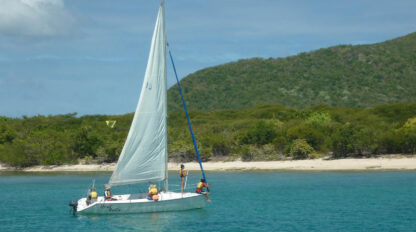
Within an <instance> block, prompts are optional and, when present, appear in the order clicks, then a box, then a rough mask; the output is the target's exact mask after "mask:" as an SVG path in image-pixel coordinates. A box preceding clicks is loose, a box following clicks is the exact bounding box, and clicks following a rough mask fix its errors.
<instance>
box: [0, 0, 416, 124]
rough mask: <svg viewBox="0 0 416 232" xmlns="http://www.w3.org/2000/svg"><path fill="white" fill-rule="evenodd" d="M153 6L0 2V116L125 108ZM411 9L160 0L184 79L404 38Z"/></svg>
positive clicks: (411, 3)
mask: <svg viewBox="0 0 416 232" xmlns="http://www.w3.org/2000/svg"><path fill="white" fill-rule="evenodd" d="M158 4H159V0H88V1H86V0H0V115H5V116H9V117H21V116H23V115H27V116H32V115H37V114H42V115H49V114H52V115H55V114H65V113H73V112H77V113H78V114H79V115H84V114H123V113H128V112H132V111H134V109H135V108H136V104H137V100H138V96H139V92H140V86H141V81H142V79H143V75H144V71H145V66H146V62H147V55H148V52H149V46H150V40H151V36H152V32H153V26H154V21H155V19H156V14H157V10H158ZM415 9H416V1H415V0H395V1H391V0H371V1H370V0H337V1H334V0H314V1H311V0H291V1H283V0H166V25H167V37H168V41H169V43H170V44H171V47H172V51H173V55H174V58H175V59H176V65H177V69H178V73H179V75H180V77H184V76H186V75H188V74H190V73H192V72H195V71H197V70H198V69H201V68H205V67H209V66H213V65H217V64H223V63H227V62H231V61H236V60H238V59H245V58H251V57H264V58H269V57H285V56H290V55H295V54H297V53H299V52H304V51H310V50H314V49H318V48H323V47H329V46H334V45H339V44H363V43H376V42H381V41H384V40H387V39H392V38H395V37H398V36H403V35H406V34H408V33H411V32H414V31H416V14H415ZM169 69H171V67H169ZM168 75H169V76H168V81H169V84H170V85H172V84H173V83H174V77H173V76H172V72H171V71H170V72H168Z"/></svg>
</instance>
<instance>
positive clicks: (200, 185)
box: [196, 179, 211, 202]
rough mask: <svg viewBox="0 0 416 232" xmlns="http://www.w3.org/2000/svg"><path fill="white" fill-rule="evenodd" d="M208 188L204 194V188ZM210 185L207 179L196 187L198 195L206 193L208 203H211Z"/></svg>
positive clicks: (202, 180)
mask: <svg viewBox="0 0 416 232" xmlns="http://www.w3.org/2000/svg"><path fill="white" fill-rule="evenodd" d="M205 187H207V190H208V191H206V192H204V188H205ZM208 188H209V184H207V183H205V179H201V182H199V183H198V185H197V186H196V193H199V194H203V193H205V196H206V197H207V201H208V202H210V201H211V200H210V199H209V189H208Z"/></svg>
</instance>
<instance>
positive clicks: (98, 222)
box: [0, 172, 416, 232]
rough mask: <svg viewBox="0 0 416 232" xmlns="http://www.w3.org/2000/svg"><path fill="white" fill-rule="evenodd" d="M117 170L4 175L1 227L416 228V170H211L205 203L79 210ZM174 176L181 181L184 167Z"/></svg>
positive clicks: (192, 181) (0, 189) (193, 178)
mask: <svg viewBox="0 0 416 232" xmlns="http://www.w3.org/2000/svg"><path fill="white" fill-rule="evenodd" d="M109 176H110V175H109V174H102V173H101V174H99V173H96V174H91V173H90V174H79V175H77V174H54V175H39V174H35V175H27V174H24V175H23V174H18V173H8V174H5V173H1V174H0V199H1V203H0V231H2V232H4V231H416V172H258V173H255V172H250V173H208V174H207V179H208V181H209V183H210V184H211V194H212V197H211V198H212V202H211V203H210V204H208V205H207V207H206V208H204V209H199V210H191V211H182V212H170V213H149V214H133V215H115V216H76V217H74V216H72V215H71V214H70V211H69V206H68V202H69V201H70V200H72V199H78V198H80V197H83V196H85V195H86V192H87V189H88V187H89V186H90V185H91V182H92V179H95V180H96V183H95V186H96V187H97V189H98V192H99V194H100V195H101V194H102V192H103V191H104V187H103V184H105V183H106V182H107V181H108V178H109ZM199 176H200V175H199V174H197V173H192V174H191V176H190V178H189V180H188V184H189V185H192V187H194V185H195V183H196V182H197V180H198V178H199ZM170 182H171V184H172V187H171V189H175V188H177V187H178V186H175V185H177V184H179V177H177V174H176V173H175V174H172V175H170ZM140 188H145V187H144V186H142V187H140ZM136 189H137V191H138V190H139V187H138V186H129V187H124V188H118V189H117V188H114V189H113V193H123V192H127V191H136Z"/></svg>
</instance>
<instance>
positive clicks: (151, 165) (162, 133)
mask: <svg viewBox="0 0 416 232" xmlns="http://www.w3.org/2000/svg"><path fill="white" fill-rule="evenodd" d="M164 19H165V17H164V7H163V1H162V3H161V5H160V8H159V13H158V16H157V20H156V25H155V30H154V32H153V38H152V44H151V48H150V54H149V60H148V63H147V68H146V73H145V77H144V81H143V86H142V91H141V94H140V99H139V103H138V105H137V109H136V112H135V114H134V118H133V122H132V125H131V127H130V131H129V134H128V136H127V140H126V142H125V144H124V147H123V150H122V152H121V154H120V157H119V160H118V162H117V166H116V168H115V170H114V172H113V175H112V176H111V178H110V181H109V184H110V186H115V185H125V184H134V183H140V182H147V181H162V180H164V179H166V178H167V165H166V164H167V97H166V92H167V89H166V36H165V20H164Z"/></svg>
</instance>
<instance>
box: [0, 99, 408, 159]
mask: <svg viewBox="0 0 416 232" xmlns="http://www.w3.org/2000/svg"><path fill="white" fill-rule="evenodd" d="M132 116H133V115H132V114H126V115H119V116H117V115H116V116H106V115H92V116H82V117H76V115H75V114H67V115H56V116H35V117H24V118H21V119H16V118H7V117H0V162H3V163H7V164H9V165H12V166H17V167H26V166H32V165H39V164H42V165H52V164H64V163H77V162H78V161H79V159H83V160H84V161H86V162H98V163H101V162H114V161H116V160H117V159H118V155H119V154H120V152H121V149H122V147H123V144H124V141H125V139H126V136H127V133H128V129H129V127H130V123H131V120H132ZM190 116H191V119H192V124H193V126H194V132H195V134H196V137H197V141H198V146H199V148H200V152H201V155H202V157H203V160H205V161H206V160H211V159H217V160H218V159H222V160H227V159H228V160H232V159H238V158H241V159H243V160H279V159H307V158H316V157H321V156H323V155H329V156H332V157H334V158H338V157H352V156H375V155H379V154H391V153H407V154H412V153H416V104H415V103H412V104H403V103H397V104H389V105H378V106H375V107H370V108H363V109H353V108H346V107H330V106H325V105H320V106H315V107H312V108H308V109H304V110H297V109H293V108H286V107H284V106H281V105H266V104H263V105H257V106H256V107H254V108H251V109H244V110H221V111H212V112H203V111H191V112H190ZM109 119H111V120H117V123H116V125H115V127H114V128H110V127H108V126H107V125H106V123H105V121H106V120H109ZM168 136H169V138H168V143H169V158H170V160H175V161H191V160H196V156H195V152H194V149H193V145H192V139H191V138H190V135H189V131H188V129H187V122H186V119H185V115H184V113H180V112H170V113H169V119H168Z"/></svg>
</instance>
